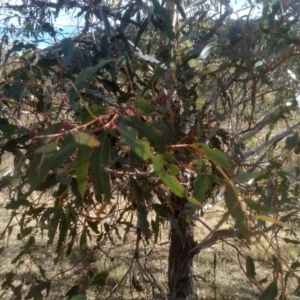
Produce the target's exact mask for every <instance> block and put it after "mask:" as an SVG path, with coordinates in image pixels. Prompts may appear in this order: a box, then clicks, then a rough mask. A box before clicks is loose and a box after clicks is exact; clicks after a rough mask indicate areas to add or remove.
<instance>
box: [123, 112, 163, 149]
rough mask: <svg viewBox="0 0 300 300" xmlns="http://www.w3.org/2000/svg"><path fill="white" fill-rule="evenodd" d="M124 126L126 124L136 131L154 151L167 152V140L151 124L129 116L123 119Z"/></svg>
mask: <svg viewBox="0 0 300 300" xmlns="http://www.w3.org/2000/svg"><path fill="white" fill-rule="evenodd" d="M122 121H123V124H126V125H128V126H130V127H132V128H134V129H136V130H137V131H138V133H139V135H140V136H142V137H145V138H146V139H147V140H148V141H149V142H150V143H151V145H153V147H154V149H155V150H156V151H157V152H159V153H164V152H166V147H165V139H164V137H163V135H162V134H160V133H159V132H158V131H157V130H155V129H154V128H153V126H152V125H151V124H149V123H145V122H142V121H141V120H140V119H139V118H137V117H134V116H127V117H125V118H123V119H122Z"/></svg>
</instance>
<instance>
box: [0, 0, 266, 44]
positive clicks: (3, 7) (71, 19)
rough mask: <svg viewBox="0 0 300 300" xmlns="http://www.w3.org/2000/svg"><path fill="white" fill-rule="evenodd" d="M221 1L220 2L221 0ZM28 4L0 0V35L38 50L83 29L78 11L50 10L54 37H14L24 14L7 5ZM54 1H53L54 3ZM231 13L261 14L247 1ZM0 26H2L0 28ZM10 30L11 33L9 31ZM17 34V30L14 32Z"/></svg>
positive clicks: (24, 0) (21, 0)
mask: <svg viewBox="0 0 300 300" xmlns="http://www.w3.org/2000/svg"><path fill="white" fill-rule="evenodd" d="M221 1H222V0H221ZM27 2H28V3H30V1H29V0H10V1H7V0H0V35H1V33H2V35H3V34H9V32H10V33H11V34H10V35H11V38H12V39H15V40H16V39H17V40H18V41H21V40H22V41H24V42H35V43H36V44H37V45H38V47H39V48H45V47H49V46H51V45H53V44H55V41H56V40H61V39H62V38H68V37H73V36H76V35H78V34H79V33H80V31H81V30H82V29H83V27H84V17H83V16H81V17H79V18H78V17H77V14H78V12H79V11H80V10H79V9H69V10H66V9H65V8H62V9H61V11H60V14H59V16H58V17H57V18H56V19H55V17H54V9H52V12H53V14H52V18H51V22H50V23H51V24H52V25H53V27H54V30H55V31H56V35H55V37H52V36H50V35H49V34H48V33H46V32H40V33H39V35H38V36H37V37H31V38H30V37H29V38H28V37H26V36H24V35H21V36H14V34H13V31H14V30H13V29H14V28H16V29H21V28H22V26H23V24H24V22H25V17H26V15H25V14H22V12H18V11H12V10H11V9H7V4H9V5H22V4H26V3H27ZM55 2H56V1H54V3H55ZM230 5H231V7H232V9H233V12H232V14H231V18H234V19H236V18H240V17H242V16H247V15H249V14H251V18H255V17H256V16H259V15H260V14H261V5H254V4H253V5H252V6H251V5H250V4H249V1H240V0H236V1H231V3H230ZM1 24H2V26H1ZM8 29H10V30H11V31H9V30H8ZM16 32H17V30H16Z"/></svg>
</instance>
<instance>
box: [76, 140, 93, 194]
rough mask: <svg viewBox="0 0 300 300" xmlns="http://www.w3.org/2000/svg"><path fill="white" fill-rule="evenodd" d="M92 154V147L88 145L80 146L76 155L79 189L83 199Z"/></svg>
mask: <svg viewBox="0 0 300 300" xmlns="http://www.w3.org/2000/svg"><path fill="white" fill-rule="evenodd" d="M90 156H91V148H89V147H87V146H79V147H78V150H77V155H76V165H75V170H76V180H77V187H78V191H79V193H80V195H81V197H82V199H83V196H84V192H85V188H86V183H87V178H88V169H89V162H90Z"/></svg>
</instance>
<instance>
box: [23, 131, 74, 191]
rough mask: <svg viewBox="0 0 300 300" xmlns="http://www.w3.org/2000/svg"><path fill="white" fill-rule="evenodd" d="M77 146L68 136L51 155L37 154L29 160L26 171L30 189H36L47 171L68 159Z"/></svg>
mask: <svg viewBox="0 0 300 300" xmlns="http://www.w3.org/2000/svg"><path fill="white" fill-rule="evenodd" d="M77 147H78V144H77V143H76V142H75V141H74V139H73V138H72V137H71V136H69V137H68V138H66V139H65V140H63V141H62V144H61V147H60V148H59V149H58V150H56V151H55V152H54V153H51V155H49V156H48V155H44V154H37V155H35V157H34V158H33V160H31V162H30V165H29V169H28V175H27V176H28V183H29V184H30V186H31V189H32V190H34V189H36V188H37V187H38V186H39V185H40V183H42V182H43V180H44V179H45V178H46V177H47V175H48V173H49V171H50V170H51V169H52V168H54V167H55V166H57V165H58V166H59V165H60V164H62V163H63V162H64V161H65V160H66V159H68V158H69V157H70V156H71V155H72V154H73V153H74V152H75V150H76V149H77Z"/></svg>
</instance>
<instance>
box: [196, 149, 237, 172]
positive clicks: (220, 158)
mask: <svg viewBox="0 0 300 300" xmlns="http://www.w3.org/2000/svg"><path fill="white" fill-rule="evenodd" d="M201 148H202V150H203V153H204V155H205V157H206V158H207V159H209V160H212V161H213V162H214V163H215V164H216V165H218V166H220V167H223V168H226V169H230V170H231V169H232V168H233V166H232V165H231V164H229V163H228V161H227V158H226V156H225V154H224V153H222V152H221V151H219V150H217V149H213V150H212V149H210V148H209V147H208V146H207V145H205V144H201Z"/></svg>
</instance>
